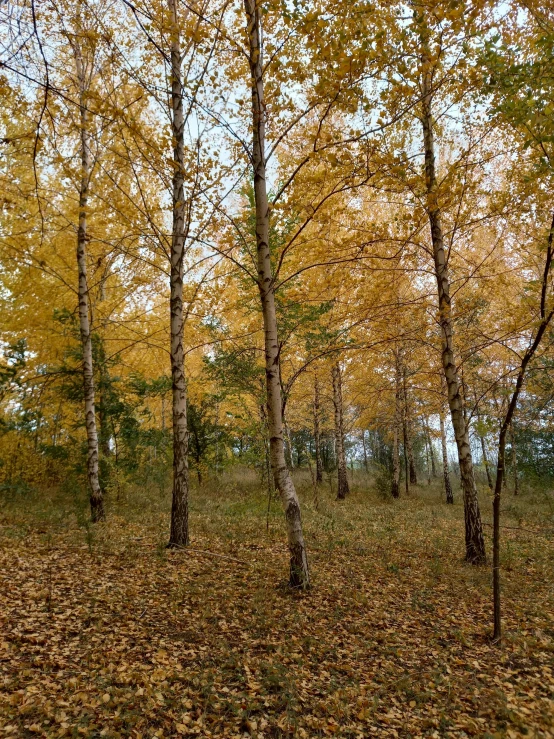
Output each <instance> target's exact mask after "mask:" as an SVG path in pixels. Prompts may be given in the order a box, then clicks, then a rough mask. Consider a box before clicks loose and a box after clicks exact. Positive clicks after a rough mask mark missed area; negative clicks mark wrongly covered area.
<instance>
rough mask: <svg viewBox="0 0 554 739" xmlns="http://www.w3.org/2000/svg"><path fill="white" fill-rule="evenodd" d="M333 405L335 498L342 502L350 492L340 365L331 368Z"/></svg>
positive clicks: (336, 364)
mask: <svg viewBox="0 0 554 739" xmlns="http://www.w3.org/2000/svg"><path fill="white" fill-rule="evenodd" d="M332 379H333V405H334V408H335V453H336V458H337V498H339V500H344V499H345V498H346V496H347V495H348V493H349V492H350V486H349V484H348V475H347V469H346V451H345V448H344V408H343V403H342V373H341V369H340V364H339V363H338V362H335V364H333V368H332Z"/></svg>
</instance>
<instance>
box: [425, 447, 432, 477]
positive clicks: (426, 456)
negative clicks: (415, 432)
mask: <svg viewBox="0 0 554 739" xmlns="http://www.w3.org/2000/svg"><path fill="white" fill-rule="evenodd" d="M425 461H426V463H427V485H430V484H431V457H430V456H429V444H428V439H427V434H425Z"/></svg>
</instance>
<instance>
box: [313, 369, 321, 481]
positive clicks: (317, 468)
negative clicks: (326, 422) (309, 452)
mask: <svg viewBox="0 0 554 739" xmlns="http://www.w3.org/2000/svg"><path fill="white" fill-rule="evenodd" d="M319 408H320V401H319V380H318V378H317V375H315V376H314V445H315V480H316V483H317V484H318V485H319V484H320V483H322V482H323V464H322V460H321V432H320V429H319Z"/></svg>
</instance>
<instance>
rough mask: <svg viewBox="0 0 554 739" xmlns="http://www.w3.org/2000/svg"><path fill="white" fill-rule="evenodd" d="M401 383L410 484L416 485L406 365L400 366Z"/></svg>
mask: <svg viewBox="0 0 554 739" xmlns="http://www.w3.org/2000/svg"><path fill="white" fill-rule="evenodd" d="M402 383H403V389H404V434H405V440H406V452H407V455H408V470H409V474H410V485H417V472H416V467H415V461H414V447H413V444H412V435H411V423H410V420H411V419H410V404H409V401H408V385H407V382H406V365H405V364H404V366H403V368H402Z"/></svg>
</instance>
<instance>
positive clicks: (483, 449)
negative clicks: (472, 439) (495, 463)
mask: <svg viewBox="0 0 554 739" xmlns="http://www.w3.org/2000/svg"><path fill="white" fill-rule="evenodd" d="M479 438H480V439H481V454H482V455H483V464H484V465H485V472H486V473H487V484H488V486H489V489H490V490H492V477H491V471H490V467H489V460H488V458H487V444H486V442H485V437H484V436H483V435H482V434H479Z"/></svg>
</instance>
